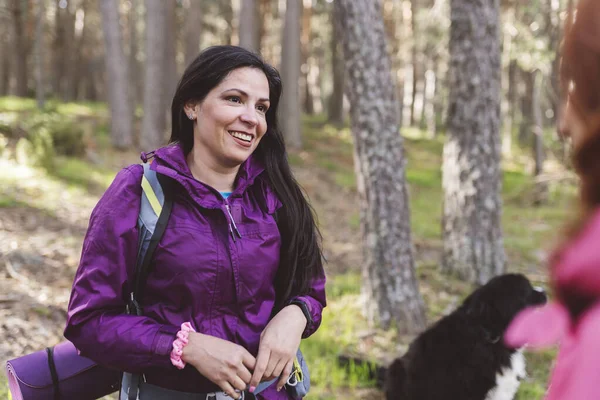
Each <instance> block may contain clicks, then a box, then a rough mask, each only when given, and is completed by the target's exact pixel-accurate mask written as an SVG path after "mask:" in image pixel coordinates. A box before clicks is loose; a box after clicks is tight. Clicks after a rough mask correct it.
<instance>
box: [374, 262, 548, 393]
mask: <svg viewBox="0 0 600 400" xmlns="http://www.w3.org/2000/svg"><path fill="white" fill-rule="evenodd" d="M545 302H546V295H545V293H544V292H543V291H538V290H535V289H534V288H533V287H532V286H531V283H530V282H529V280H528V279H527V278H526V277H525V276H523V275H520V274H506V275H501V276H498V277H495V278H493V279H491V280H490V281H489V282H488V283H487V284H485V285H484V286H481V287H480V288H478V289H477V290H475V291H474V292H473V293H472V294H471V295H470V296H469V297H467V298H466V299H465V301H464V302H463V303H462V305H461V306H460V307H459V308H458V309H457V310H455V311H454V312H452V313H451V314H449V315H447V316H446V317H444V318H442V319H441V320H440V321H438V322H437V323H436V324H434V325H433V326H432V327H430V328H429V329H427V330H426V331H425V332H423V333H422V334H421V335H419V336H418V337H417V338H416V339H415V340H414V341H413V342H412V344H411V345H410V347H409V349H408V351H407V353H406V354H405V355H404V356H403V357H402V358H399V359H396V360H395V361H394V362H392V364H391V365H390V366H389V368H388V370H387V375H386V382H385V392H386V398H387V400H484V399H485V398H486V395H487V394H488V392H489V391H490V390H491V389H493V388H494V387H495V386H496V374H497V373H500V372H501V371H502V369H503V368H510V364H511V356H512V355H513V353H514V352H515V351H516V350H515V349H511V348H507V347H506V346H505V345H504V344H503V340H502V336H503V334H504V331H505V330H506V328H507V327H508V325H509V323H510V322H511V320H512V319H513V318H514V317H515V315H516V314H517V313H518V312H519V311H521V310H522V309H524V308H525V307H527V306H530V305H539V304H543V303H545Z"/></svg>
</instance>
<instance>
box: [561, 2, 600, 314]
mask: <svg viewBox="0 0 600 400" xmlns="http://www.w3.org/2000/svg"><path fill="white" fill-rule="evenodd" d="M561 87H562V89H563V92H562V93H563V101H566V100H567V98H568V100H569V103H570V106H572V108H573V111H574V112H575V114H576V115H577V117H579V119H580V120H581V121H582V122H583V125H584V132H582V133H581V135H582V138H581V144H580V145H578V146H577V148H576V149H575V150H574V152H573V165H574V167H575V170H576V171H577V174H578V175H579V177H580V178H581V192H580V205H581V211H580V213H579V216H578V217H577V218H576V219H575V221H573V223H571V224H570V225H569V226H568V227H567V237H566V241H565V242H563V243H562V244H561V245H560V246H559V247H558V248H557V249H556V252H555V256H554V260H553V262H552V264H554V265H555V264H556V261H557V258H558V256H559V255H560V253H561V249H562V248H564V247H565V246H568V244H569V242H570V241H571V240H573V239H574V237H575V236H576V235H577V234H578V233H579V232H580V231H581V229H582V228H583V227H584V226H585V224H586V222H587V221H588V219H589V216H590V215H591V214H592V213H593V212H594V211H595V210H597V209H598V208H599V207H600V0H579V2H578V4H577V8H576V11H573V10H569V18H568V20H567V23H566V26H565V36H564V41H563V47H562V57H561ZM598 272H599V273H600V266H599V271H598ZM556 290H557V294H558V296H559V297H560V298H561V300H562V301H563V302H564V303H565V304H566V305H567V306H568V308H569V309H570V310H571V314H572V315H574V316H577V315H579V314H580V312H582V311H583V310H585V309H586V308H587V306H588V305H589V304H590V302H592V301H594V299H592V298H590V297H587V298H586V297H582V296H581V295H579V294H578V291H577V290H576V288H566V287H557V288H556Z"/></svg>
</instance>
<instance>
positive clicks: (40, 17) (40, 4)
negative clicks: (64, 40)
mask: <svg viewBox="0 0 600 400" xmlns="http://www.w3.org/2000/svg"><path fill="white" fill-rule="evenodd" d="M45 3H46V0H37V4H36V8H37V21H36V27H35V97H36V99H37V106H38V108H39V109H40V110H42V109H43V108H44V104H45V102H46V93H45V92H46V90H45V87H44V48H45V46H44V23H45V21H46V4H45Z"/></svg>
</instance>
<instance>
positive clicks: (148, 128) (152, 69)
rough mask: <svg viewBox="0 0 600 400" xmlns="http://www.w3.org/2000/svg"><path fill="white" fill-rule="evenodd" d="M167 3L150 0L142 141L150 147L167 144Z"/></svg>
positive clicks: (146, 147) (143, 144) (145, 147)
mask: <svg viewBox="0 0 600 400" xmlns="http://www.w3.org/2000/svg"><path fill="white" fill-rule="evenodd" d="M167 12H168V10H167V4H166V2H164V1H163V0H146V26H147V27H152V29H146V70H145V73H144V117H143V119H142V135H141V145H142V148H143V149H144V150H146V151H150V150H154V149H157V148H159V147H161V146H163V145H164V144H165V129H166V110H165V109H164V105H165V100H164V96H165V88H166V87H167V80H166V71H165V69H166V62H165V57H166V50H167V49H166V47H167V40H166V38H167V20H166V19H167Z"/></svg>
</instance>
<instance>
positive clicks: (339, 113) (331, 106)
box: [327, 10, 344, 126]
mask: <svg viewBox="0 0 600 400" xmlns="http://www.w3.org/2000/svg"><path fill="white" fill-rule="evenodd" d="M329 19H330V21H331V43H330V48H331V74H332V76H333V90H332V92H331V96H330V97H329V102H328V108H327V110H328V112H327V115H328V119H329V122H330V123H332V124H335V125H337V126H341V125H343V124H344V54H343V47H342V43H341V42H340V37H341V32H340V31H339V25H338V24H336V23H335V15H334V10H332V11H331V14H330V18H329Z"/></svg>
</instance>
